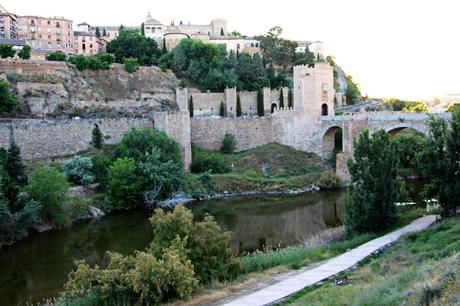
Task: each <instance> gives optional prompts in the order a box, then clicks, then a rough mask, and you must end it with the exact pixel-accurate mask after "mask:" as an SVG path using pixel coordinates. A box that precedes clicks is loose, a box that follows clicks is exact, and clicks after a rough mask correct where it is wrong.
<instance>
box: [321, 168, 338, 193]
mask: <svg viewBox="0 0 460 306" xmlns="http://www.w3.org/2000/svg"><path fill="white" fill-rule="evenodd" d="M318 186H319V187H320V188H321V189H323V190H327V189H337V188H339V187H340V186H342V182H341V181H340V178H339V177H338V176H337V174H335V172H334V171H331V170H328V171H324V172H323V173H321V176H320V177H319V180H318Z"/></svg>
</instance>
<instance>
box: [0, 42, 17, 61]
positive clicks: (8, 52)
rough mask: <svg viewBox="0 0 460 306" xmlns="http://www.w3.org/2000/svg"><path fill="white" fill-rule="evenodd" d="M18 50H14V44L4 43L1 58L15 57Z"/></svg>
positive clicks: (0, 53) (0, 47) (0, 48)
mask: <svg viewBox="0 0 460 306" xmlns="http://www.w3.org/2000/svg"><path fill="white" fill-rule="evenodd" d="M15 54H16V51H14V50H13V45H8V44H2V45H0V57H1V58H8V57H14V55H15Z"/></svg>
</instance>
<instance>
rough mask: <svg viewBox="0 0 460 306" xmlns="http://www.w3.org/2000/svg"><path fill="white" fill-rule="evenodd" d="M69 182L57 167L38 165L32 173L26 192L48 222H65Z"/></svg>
mask: <svg viewBox="0 0 460 306" xmlns="http://www.w3.org/2000/svg"><path fill="white" fill-rule="evenodd" d="M69 187H70V186H69V183H68V182H67V179H66V178H65V176H64V175H63V174H62V173H60V172H59V171H58V170H57V169H55V168H51V167H40V168H38V169H37V170H36V171H35V172H34V173H33V175H32V177H31V179H30V183H29V185H28V186H27V187H26V188H25V191H26V192H27V194H28V195H29V196H30V197H31V198H32V199H33V200H35V201H37V202H38V203H40V205H41V216H42V218H43V219H44V220H46V221H48V222H53V223H55V224H58V225H61V224H64V223H65V222H67V219H68V213H67V212H66V210H65V209H64V205H65V202H66V199H67V191H68V189H69Z"/></svg>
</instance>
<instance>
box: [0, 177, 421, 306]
mask: <svg viewBox="0 0 460 306" xmlns="http://www.w3.org/2000/svg"><path fill="white" fill-rule="evenodd" d="M411 189H412V190H411V191H412V192H411V194H418V190H419V187H418V186H415V187H414V186H413V185H411ZM344 196H345V192H344V191H334V192H317V193H306V194H303V195H297V196H256V197H236V198H228V199H218V200H210V201H204V202H201V203H196V204H192V206H191V208H192V211H193V214H194V217H195V219H197V220H200V219H201V218H203V216H204V215H205V214H206V213H210V214H212V215H213V216H214V217H215V218H216V220H217V222H218V223H219V224H220V225H221V227H222V228H223V229H225V230H229V231H231V232H232V240H231V242H230V244H231V248H232V250H233V251H234V252H235V253H241V252H245V251H252V250H254V249H258V248H260V247H262V246H264V245H270V246H286V245H292V244H296V243H299V242H301V241H303V240H305V239H307V238H309V237H311V236H312V235H314V234H316V233H318V232H321V231H322V230H324V229H326V228H328V227H333V226H337V225H339V224H341V222H342V217H343V197H344ZM149 217H150V213H149V212H147V211H128V212H123V213H118V214H114V215H110V216H107V217H105V218H103V219H101V220H98V221H90V222H87V223H83V224H78V225H75V226H73V227H71V228H68V229H64V230H59V231H50V232H46V233H42V234H37V235H33V236H31V237H29V238H27V239H24V240H22V241H20V242H19V243H16V244H15V245H13V246H10V247H5V248H4V249H2V250H1V251H0V305H19V304H23V303H25V302H29V303H36V302H39V301H42V300H43V299H45V298H49V297H55V296H58V294H59V292H60V291H62V288H63V284H64V283H65V281H66V279H67V275H68V273H69V272H70V271H71V270H72V268H73V262H74V261H75V260H86V261H87V262H89V263H90V264H104V262H105V259H106V258H105V256H104V254H105V252H106V251H108V250H111V251H116V252H119V253H122V254H125V255H127V254H132V253H133V252H134V251H135V250H141V249H143V248H145V247H146V246H147V245H148V244H149V242H150V241H151V240H152V238H153V235H152V229H151V226H150V222H149V220H148V219H149Z"/></svg>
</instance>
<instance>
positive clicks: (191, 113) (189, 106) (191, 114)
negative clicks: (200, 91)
mask: <svg viewBox="0 0 460 306" xmlns="http://www.w3.org/2000/svg"><path fill="white" fill-rule="evenodd" d="M188 111H189V113H190V118H193V96H192V95H190V98H189V99H188Z"/></svg>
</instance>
